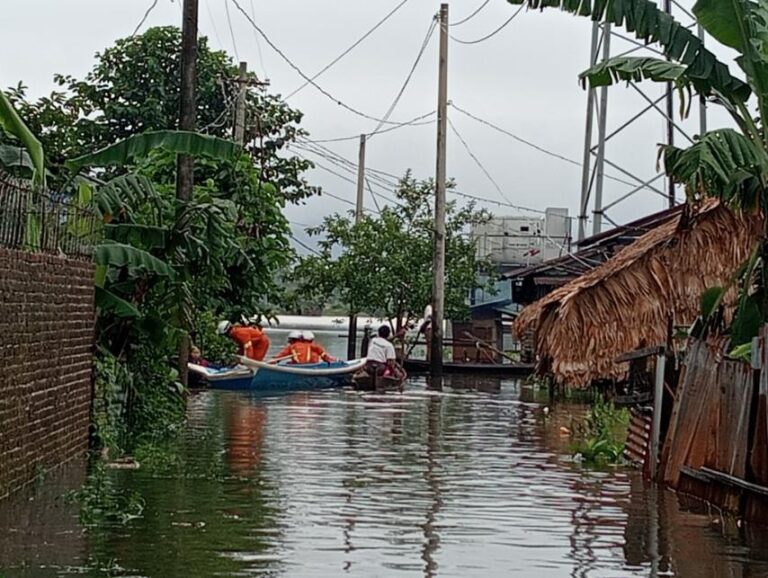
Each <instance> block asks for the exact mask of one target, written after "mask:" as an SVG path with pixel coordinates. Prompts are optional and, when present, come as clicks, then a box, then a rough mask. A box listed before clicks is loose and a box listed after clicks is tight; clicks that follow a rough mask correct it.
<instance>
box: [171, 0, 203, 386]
mask: <svg viewBox="0 0 768 578" xmlns="http://www.w3.org/2000/svg"><path fill="white" fill-rule="evenodd" d="M197 2H198V0H184V8H183V20H182V25H181V98H180V101H181V104H180V108H179V130H185V131H194V130H195V117H196V114H195V113H196V109H197V99H196V84H197V74H196V64H197V14H198V12H197V7H198V4H197ZM194 172H195V166H194V160H193V158H192V157H191V156H190V155H178V158H177V161H176V197H177V198H178V199H180V200H182V201H188V200H190V199H191V198H192V187H193V185H194ZM188 307H189V304H188V303H182V308H183V309H184V310H185V311H186V309H187V308H188ZM182 324H183V326H182V330H183V337H182V339H181V344H180V346H179V380H180V381H181V383H182V384H183V385H184V386H186V385H187V382H188V378H189V372H188V369H187V362H188V360H189V346H190V340H189V333H188V330H189V327H188V325H189V324H188V322H187V319H185V316H184V315H182Z"/></svg>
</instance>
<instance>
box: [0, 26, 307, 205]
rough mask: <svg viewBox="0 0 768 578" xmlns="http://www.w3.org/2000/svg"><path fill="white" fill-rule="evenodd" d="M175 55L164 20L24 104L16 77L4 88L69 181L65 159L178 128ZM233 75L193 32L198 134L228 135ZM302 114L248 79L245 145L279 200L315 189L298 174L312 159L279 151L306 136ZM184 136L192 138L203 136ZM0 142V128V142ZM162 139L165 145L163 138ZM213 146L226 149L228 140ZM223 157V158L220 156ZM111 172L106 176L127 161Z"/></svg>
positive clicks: (226, 61) (171, 30)
mask: <svg viewBox="0 0 768 578" xmlns="http://www.w3.org/2000/svg"><path fill="white" fill-rule="evenodd" d="M180 58H181V31H180V30H179V29H178V28H175V27H171V26H167V27H159V28H150V29H149V30H147V31H146V32H145V33H144V34H140V35H137V36H132V37H129V38H124V39H121V40H118V41H117V42H116V43H115V45H114V46H112V47H110V48H107V49H106V50H104V51H103V52H101V53H99V54H97V55H96V63H95V65H94V67H93V69H92V70H91V71H90V72H89V73H88V74H87V75H86V76H85V78H83V79H77V78H74V77H72V76H66V75H56V76H55V80H56V82H57V83H58V85H59V87H60V90H58V91H56V92H53V93H52V94H51V95H49V96H46V97H43V98H40V99H39V100H37V101H34V102H30V101H29V100H28V99H27V95H26V89H25V87H24V86H23V85H21V84H19V85H18V86H17V87H15V88H13V89H11V90H10V92H9V97H10V100H11V101H12V102H13V103H14V105H15V106H16V108H17V110H18V111H19V113H20V115H21V116H22V117H23V118H24V119H26V121H27V124H28V126H29V127H30V129H31V130H32V131H33V132H34V133H35V134H37V135H39V138H40V140H41V141H42V144H43V147H44V148H45V150H46V152H47V154H48V158H49V163H48V164H49V166H50V167H51V169H52V171H53V173H54V174H53V176H52V178H53V180H54V181H55V182H56V184H57V185H60V184H64V183H66V182H67V180H68V179H69V171H68V170H64V171H62V170H60V169H61V167H63V165H64V164H65V162H66V161H67V160H68V159H75V158H77V157H81V156H83V155H88V154H90V153H92V152H93V151H97V150H99V149H103V148H105V147H111V146H112V145H114V144H115V142H117V141H122V140H123V139H129V138H130V137H135V136H136V135H144V133H147V132H151V131H174V130H176V129H177V128H178V115H179V87H180V84H181V82H180V70H181V66H180ZM237 78H238V67H237V66H236V65H235V63H234V62H233V60H232V58H231V57H230V56H229V55H227V54H226V53H225V52H222V51H215V50H211V48H210V46H209V45H208V40H207V39H206V38H205V37H201V38H199V39H198V51H197V126H198V127H200V132H202V133H205V134H206V135H209V136H211V137H219V138H222V139H228V138H231V134H232V126H233V117H232V110H233V106H232V105H233V103H234V101H235V98H236V96H237V94H238V93H239V91H240V84H239V83H238V81H237ZM301 119H302V114H301V112H299V111H297V110H295V109H292V108H290V107H289V106H288V105H287V104H285V103H284V102H283V101H282V100H281V99H280V97H278V96H276V95H272V94H268V93H267V92H266V91H265V90H264V87H263V86H262V85H258V84H256V83H255V82H254V83H250V84H249V86H248V88H247V90H246V114H245V134H246V140H245V142H246V150H247V152H248V153H249V154H250V156H251V158H252V162H253V163H255V165H256V167H257V168H258V169H259V173H258V174H259V181H260V182H261V183H263V184H267V183H269V184H270V185H271V186H273V187H274V188H275V195H276V196H278V197H279V198H280V199H281V201H287V202H300V201H302V200H303V199H305V198H306V197H308V196H310V195H312V194H315V193H317V192H318V189H317V188H316V187H312V186H310V185H309V184H308V183H307V181H306V179H305V178H304V177H303V173H304V171H306V170H307V169H308V168H311V167H312V163H311V162H309V161H306V160H304V159H301V158H299V157H297V156H293V155H290V154H286V150H285V149H286V145H288V144H290V143H292V142H294V141H296V140H297V139H299V138H302V137H304V136H305V135H306V132H305V131H303V130H302V129H301V128H300V126H299V123H300V122H301ZM154 138H157V137H154V136H151V137H144V136H141V137H139V139H140V140H139V141H135V140H134V141H131V142H133V145H132V146H135V145H136V144H137V143H139V142H143V143H144V144H147V143H148V141H149V140H150V139H154ZM193 138H194V139H195V140H196V141H199V140H200V138H202V137H200V135H197V136H195V137H193ZM2 140H3V139H2V137H1V136H0V144H2V142H1V141H2ZM11 144H13V143H11ZM164 144H166V145H167V144H169V143H168V141H165V140H164ZM177 144H180V143H177ZM222 146H223V147H224V148H227V147H231V144H230V145H223V144H222ZM188 148H189V147H188ZM175 150H179V147H176V148H175ZM121 156H122V155H121ZM219 156H220V155H219ZM228 158H230V159H231V158H232V157H231V156H229V155H228ZM122 160H123V161H125V162H123V163H122V164H121V167H122V165H124V164H125V163H126V162H127V161H128V159H126V158H124V157H123V159H122ZM89 162H90V161H89ZM99 162H103V161H99ZM198 168H199V167H196V171H195V174H196V178H197V184H198V185H201V184H203V183H204V182H205V181H206V180H207V179H208V178H213V179H214V181H217V180H218V179H217V178H216V176H215V175H216V171H215V170H214V171H206V173H202V172H201V171H199V170H198ZM110 172H111V173H112V176H114V174H118V173H123V172H126V169H125V168H117V169H111V170H110Z"/></svg>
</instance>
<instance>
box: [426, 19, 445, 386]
mask: <svg viewBox="0 0 768 578" xmlns="http://www.w3.org/2000/svg"><path fill="white" fill-rule="evenodd" d="M447 125H448V4H441V5H440V60H439V81H438V89H437V167H436V175H435V254H434V265H433V268H432V341H431V343H430V351H431V356H430V357H431V374H432V376H433V377H440V376H442V373H443V315H444V312H443V308H444V305H445V180H446V167H445V162H446V134H447V133H446V130H447V128H448V126H447Z"/></svg>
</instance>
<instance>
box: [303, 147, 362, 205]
mask: <svg viewBox="0 0 768 578" xmlns="http://www.w3.org/2000/svg"><path fill="white" fill-rule="evenodd" d="M296 154H297V155H298V156H299V157H301V158H303V159H304V160H310V159H307V157H305V156H304V155H302V154H299V153H296ZM311 162H312V163H313V164H314V165H315V166H317V167H318V168H321V169H323V170H324V171H326V172H328V173H331V174H332V175H335V176H336V177H338V178H340V179H341V180H343V181H346V182H348V183H351V184H353V185H355V184H356V183H355V181H353V180H352V179H350V178H348V177H346V176H344V175H342V174H341V173H337V172H336V171H334V170H333V169H329V168H328V167H326V166H325V165H323V164H322V163H318V162H317V161H311ZM320 194H321V195H327V196H329V197H331V198H332V199H336V200H337V201H341V202H342V203H347V204H348V205H352V206H353V207H354V206H356V205H357V204H356V203H355V202H354V201H350V200H349V199H345V198H344V197H340V196H339V195H334V194H333V193H329V192H328V191H325V190H323V191H322V192H321V193H320ZM363 210H364V211H367V212H369V213H376V212H377V211H374V210H372V209H369V208H368V207H363Z"/></svg>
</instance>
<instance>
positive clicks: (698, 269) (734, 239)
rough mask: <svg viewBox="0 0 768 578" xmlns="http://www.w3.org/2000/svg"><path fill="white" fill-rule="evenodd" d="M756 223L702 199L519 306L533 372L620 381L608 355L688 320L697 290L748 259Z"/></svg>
mask: <svg viewBox="0 0 768 578" xmlns="http://www.w3.org/2000/svg"><path fill="white" fill-rule="evenodd" d="M760 227H761V220H760V219H759V218H758V217H757V216H754V215H745V214H741V213H739V214H736V213H734V212H732V211H731V210H730V209H728V208H726V207H724V206H722V205H720V204H719V203H718V202H717V201H715V200H709V201H706V202H705V203H703V204H702V205H700V206H699V207H698V208H695V209H694V208H689V209H686V210H685V211H683V212H681V213H680V214H679V215H677V216H676V217H675V218H673V219H671V220H669V221H668V222H666V223H664V224H662V225H659V226H658V227H657V228H655V229H653V230H651V231H650V232H648V233H646V234H644V235H643V236H641V237H640V238H639V239H638V240H637V241H635V242H634V243H633V244H631V245H629V246H628V247H626V248H624V249H622V250H621V251H620V252H619V253H617V254H616V255H615V256H614V257H613V258H611V259H610V260H608V261H607V262H605V263H603V264H602V265H600V266H598V267H596V268H594V269H592V270H591V271H589V272H588V273H586V274H584V275H582V276H581V277H579V278H577V279H574V280H573V281H571V282H569V283H567V284H566V285H563V286H562V287H560V288H558V289H556V290H555V291H553V292H552V293H550V294H549V295H547V296H546V297H544V298H543V299H540V300H539V301H536V302H534V303H532V304H531V305H529V306H528V307H526V308H525V309H523V311H522V312H521V313H520V315H519V316H518V318H517V320H516V321H515V326H514V330H515V332H516V333H517V334H518V335H522V334H523V333H525V332H526V331H528V330H530V329H534V331H535V335H536V351H537V354H538V355H539V371H540V372H541V373H545V374H550V375H551V376H553V377H554V378H555V380H556V381H558V382H559V383H566V384H568V385H572V386H576V387H583V386H586V385H588V384H589V383H591V382H592V381H595V380H600V379H623V378H624V377H626V374H627V370H628V364H626V363H623V364H617V363H616V362H615V359H616V358H617V357H618V356H619V355H621V354H623V353H627V352H629V351H632V350H634V349H638V348H640V347H645V346H652V345H660V344H663V343H665V342H666V339H667V328H668V323H669V320H670V318H671V320H672V322H673V323H674V324H675V325H687V324H690V323H692V322H693V321H694V320H695V318H696V316H697V315H698V312H699V307H700V298H701V294H702V293H703V292H704V291H705V290H706V289H707V288H709V287H713V286H718V285H720V286H721V285H725V284H726V283H727V281H728V279H729V278H730V277H731V275H732V274H733V273H734V271H736V269H737V268H738V267H739V265H741V264H742V263H743V262H744V261H745V260H746V259H747V258H748V256H749V254H750V252H751V251H752V249H753V248H754V246H755V243H756V240H757V238H758V236H759V232H760Z"/></svg>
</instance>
